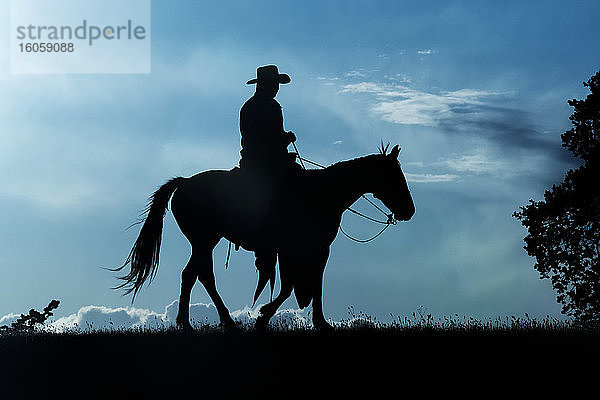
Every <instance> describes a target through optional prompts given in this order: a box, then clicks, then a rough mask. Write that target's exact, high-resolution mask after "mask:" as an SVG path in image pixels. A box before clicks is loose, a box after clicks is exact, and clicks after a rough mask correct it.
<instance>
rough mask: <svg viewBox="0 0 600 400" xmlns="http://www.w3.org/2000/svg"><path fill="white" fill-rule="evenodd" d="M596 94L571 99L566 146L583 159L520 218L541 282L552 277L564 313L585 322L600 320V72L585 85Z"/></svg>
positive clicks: (528, 250) (518, 217)
mask: <svg viewBox="0 0 600 400" xmlns="http://www.w3.org/2000/svg"><path fill="white" fill-rule="evenodd" d="M584 86H586V87H588V88H589V89H590V91H591V93H590V94H589V95H588V96H587V97H586V99H585V100H576V99H573V100H570V101H569V105H571V106H572V107H574V112H573V114H572V115H571V117H570V120H571V122H572V124H573V125H574V126H573V128H572V129H570V130H568V131H566V132H565V133H564V134H563V135H561V138H562V140H563V147H566V148H567V149H569V150H570V151H571V152H572V153H573V154H574V155H575V156H576V157H579V158H580V159H581V160H583V162H584V163H583V165H582V166H580V167H579V168H577V169H574V170H569V171H568V172H567V174H566V176H565V179H564V181H563V182H562V183H561V184H559V185H554V186H552V189H551V190H547V191H546V192H545V193H544V200H542V201H533V200H530V201H529V204H527V205H526V206H523V207H521V208H520V211H519V212H515V213H514V216H515V217H516V218H517V219H519V220H520V221H521V223H522V224H523V226H525V227H526V228H527V229H528V232H529V233H528V235H527V236H526V237H525V238H524V241H525V246H524V248H525V250H527V253H528V254H529V255H530V256H533V257H535V258H536V264H535V266H534V268H535V269H536V270H537V271H538V272H539V273H540V277H541V278H550V279H551V281H552V285H553V287H554V289H555V290H556V292H557V301H558V302H559V303H561V304H562V305H563V308H562V312H563V313H564V314H567V315H570V316H573V317H575V319H576V320H578V321H580V322H598V321H599V320H600V263H599V261H600V249H599V247H598V243H599V240H600V188H599V187H598V177H599V176H600V174H599V172H600V169H599V166H600V71H598V72H597V73H596V74H595V75H594V76H593V77H592V78H590V80H588V81H587V82H584Z"/></svg>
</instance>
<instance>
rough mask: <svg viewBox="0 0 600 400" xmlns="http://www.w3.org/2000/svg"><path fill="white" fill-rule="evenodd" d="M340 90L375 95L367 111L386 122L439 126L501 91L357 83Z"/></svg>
mask: <svg viewBox="0 0 600 400" xmlns="http://www.w3.org/2000/svg"><path fill="white" fill-rule="evenodd" d="M341 93H366V94H370V95H373V96H375V104H374V105H373V106H372V108H371V110H372V111H373V112H374V113H376V114H378V115H380V117H381V118H382V119H383V120H384V121H387V122H392V123H395V124H403V125H424V126H439V125H440V124H441V123H443V121H445V120H449V119H459V118H464V117H465V115H469V114H478V113H481V109H480V107H482V106H484V105H485V103H484V101H483V100H484V99H485V98H489V97H491V96H498V95H500V94H502V93H498V92H492V91H485V90H477V89H460V90H455V91H445V92H440V93H430V92H425V91H421V90H416V89H412V88H410V87H408V86H403V85H394V84H381V83H377V82H359V83H351V84H346V85H343V86H342V88H341Z"/></svg>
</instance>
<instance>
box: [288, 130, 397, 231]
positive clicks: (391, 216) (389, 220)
mask: <svg viewBox="0 0 600 400" xmlns="http://www.w3.org/2000/svg"><path fill="white" fill-rule="evenodd" d="M292 145H294V150H295V151H296V154H297V156H298V160H300V165H301V166H302V169H306V167H305V166H304V162H306V163H308V164H312V165H314V166H316V167H319V168H322V169H324V168H327V167H325V166H324V165H321V164H319V163H316V162H314V161H311V160H308V159H306V158H303V157H301V156H300V152H298V148H297V147H296V143H294V142H292ZM361 197H362V198H363V199H365V200H367V201H368V202H369V203H370V204H371V205H372V206H373V207H375V208H376V209H378V210H379V211H380V212H381V213H382V214H383V215H385V216H386V217H387V221H381V220H378V219H375V218H372V217H369V216H368V215H365V214H363V213H361V212H359V211H356V210H354V209H353V208H352V207H348V208H347V210H348V211H350V212H351V213H354V214H356V215H358V216H361V217H363V218H365V219H367V220H369V221H373V222H376V223H378V224H383V225H385V226H384V227H383V228H382V229H381V230H380V231H379V232H378V233H377V234H376V235H375V236H373V237H370V238H369V239H357V238H355V237H353V236H351V235H349V234H348V233H346V231H344V229H343V228H342V223H341V222H340V225H339V226H338V228H339V229H340V232H342V234H343V235H344V236H346V237H347V238H348V239H350V240H352V241H355V242H357V243H368V242H370V241H372V240H375V239H377V238H378V237H379V236H380V235H381V234H382V233H383V232H385V230H386V229H387V228H388V227H389V226H390V225H395V224H396V220H395V219H394V214H388V213H386V212H385V211H384V210H382V209H381V207H379V206H378V205H377V204H375V203H374V202H373V201H371V200H370V199H369V198H368V197H367V196H365V195H364V194H363V195H361Z"/></svg>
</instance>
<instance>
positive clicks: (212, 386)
mask: <svg viewBox="0 0 600 400" xmlns="http://www.w3.org/2000/svg"><path fill="white" fill-rule="evenodd" d="M598 339H599V335H598V331H597V330H593V329H584V328H577V327H573V326H568V325H566V324H563V325H554V326H543V325H535V324H531V323H530V324H523V323H521V324H520V325H516V324H515V325H514V326H512V327H511V326H504V327H496V328H491V327H485V326H480V325H475V324H471V325H468V324H466V325H463V326H460V325H455V326H454V327H453V328H452V327H445V328H442V327H440V326H436V325H433V324H431V323H430V324H427V323H424V324H422V325H412V326H408V327H407V326H401V325H400V324H396V325H391V324H388V325H385V326H384V325H381V324H373V323H361V324H358V323H357V324H355V326H353V327H345V328H338V329H336V330H335V331H333V332H329V333H319V332H315V331H313V330H311V329H309V328H307V327H295V328H293V329H275V330H271V331H268V332H256V331H254V330H253V329H250V328H245V327H242V329H241V330H240V332H237V333H227V332H223V331H222V330H221V329H219V328H216V327H204V328H202V329H200V330H197V331H193V332H185V331H180V330H176V329H172V328H167V329H163V330H159V331H151V332H150V331H142V330H138V331H111V332H87V333H85V332H84V333H73V332H71V333H61V334H58V333H29V334H8V335H6V334H5V335H2V336H1V337H0V360H1V363H2V367H1V369H2V370H1V371H0V377H2V378H1V379H2V380H3V381H4V382H5V385H4V388H9V389H11V390H13V389H14V390H16V392H17V393H16V394H17V395H18V394H19V393H20V392H19V391H20V390H27V391H28V393H29V394H32V393H36V396H35V398H46V397H44V396H48V397H47V398H50V394H51V393H61V391H62V390H68V391H69V392H70V393H80V394H82V396H80V398H150V397H153V398H155V397H160V398H171V397H170V396H171V395H172V394H174V393H182V394H183V393H187V392H188V391H189V390H193V391H194V393H197V394H208V393H217V394H220V395H222V396H221V397H220V398H265V395H268V394H269V393H270V394H271V395H273V397H284V398H289V397H292V398H298V397H302V398H311V396H313V395H315V394H316V393H321V391H327V392H329V393H334V394H335V393H337V394H341V393H346V394H349V393H350V394H351V393H354V392H359V391H366V392H369V393H371V395H373V394H375V393H379V394H383V393H384V392H385V391H387V390H392V391H395V392H396V394H398V395H399V394H402V393H404V391H405V390H408V389H409V388H411V387H412V388H414V387H418V388H419V389H420V390H422V391H423V393H433V392H434V391H436V390H453V389H455V390H460V391H462V390H463V389H465V390H466V388H468V387H470V386H469V385H483V386H485V387H488V388H492V387H496V388H507V387H512V386H513V385H517V384H518V385H520V387H521V389H520V390H521V393H522V391H523V390H524V389H523V385H528V387H531V385H532V384H533V385H534V386H535V387H537V385H538V383H537V382H538V379H544V380H545V382H548V379H549V377H550V378H551V377H553V376H557V375H558V376H560V375H561V371H562V374H564V371H565V370H567V371H569V374H570V375H573V374H574V375H575V376H577V377H578V379H579V378H581V379H583V378H584V376H585V374H587V373H588V372H589V373H593V376H596V375H597V373H596V372H594V371H595V369H594V370H592V369H590V367H589V366H587V363H584V361H585V360H595V359H597V358H598V356H599V355H600V351H599V350H600V341H599V340H598ZM594 379H595V378H594ZM551 382H552V381H551ZM461 385H466V386H461ZM507 385H508V386H507ZM544 387H545V388H549V386H548V385H547V384H546V385H545V386H544ZM494 390H497V389H494ZM553 391H554V390H553ZM467 392H468V391H466V392H465V393H464V394H466V393H467ZM440 393H441V392H440ZM536 393H537V394H541V392H540V388H537V390H536ZM276 395H279V396H276ZM165 396H167V397H165ZM2 397H3V398H8V397H4V396H2ZM33 397H34V396H31V397H21V398H33ZM78 397H79V396H78ZM267 397H271V396H267ZM15 398H19V396H16V397H15ZM316 398H321V397H320V396H317V397H316ZM373 398H379V397H373Z"/></svg>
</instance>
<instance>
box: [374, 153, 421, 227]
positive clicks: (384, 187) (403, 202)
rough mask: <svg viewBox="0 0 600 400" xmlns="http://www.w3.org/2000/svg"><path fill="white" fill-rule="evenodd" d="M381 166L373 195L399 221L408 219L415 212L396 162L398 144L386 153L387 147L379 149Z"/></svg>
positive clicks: (402, 174) (398, 164)
mask: <svg viewBox="0 0 600 400" xmlns="http://www.w3.org/2000/svg"><path fill="white" fill-rule="evenodd" d="M381 153H382V154H381V156H382V158H381V167H380V168H378V172H377V173H378V174H379V177H380V179H377V181H378V182H379V184H378V185H377V186H378V188H377V189H376V190H375V191H373V195H374V196H375V197H376V198H378V199H379V200H381V201H382V202H383V204H384V205H385V206H386V207H387V208H388V209H389V210H390V211H391V212H392V213H394V218H395V219H397V220H399V221H408V220H410V219H411V218H412V216H413V215H414V213H415V204H414V203H413V199H412V196H411V195H410V190H409V189H408V184H407V183H406V178H405V177H404V173H403V172H402V168H401V167H400V162H398V154H400V147H399V146H398V145H396V146H394V148H393V149H392V150H391V151H390V153H389V154H387V147H385V148H383V149H382V151H381Z"/></svg>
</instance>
